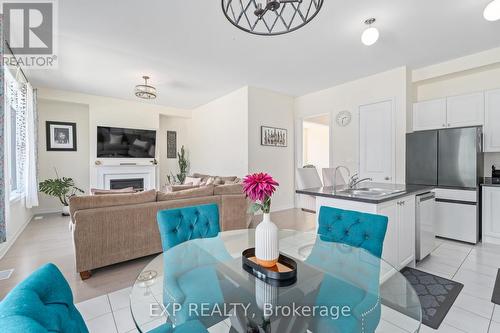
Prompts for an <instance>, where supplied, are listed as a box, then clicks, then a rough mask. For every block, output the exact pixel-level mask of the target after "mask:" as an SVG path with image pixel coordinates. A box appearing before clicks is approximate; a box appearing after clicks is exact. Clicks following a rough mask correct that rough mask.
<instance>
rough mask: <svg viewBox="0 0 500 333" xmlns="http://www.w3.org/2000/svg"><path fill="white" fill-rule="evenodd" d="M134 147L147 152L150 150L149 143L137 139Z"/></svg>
mask: <svg viewBox="0 0 500 333" xmlns="http://www.w3.org/2000/svg"><path fill="white" fill-rule="evenodd" d="M132 145H133V146H136V147H139V148H142V149H144V150H146V149H148V145H149V142H147V141H142V140H139V139H135V140H134V143H133V144H132Z"/></svg>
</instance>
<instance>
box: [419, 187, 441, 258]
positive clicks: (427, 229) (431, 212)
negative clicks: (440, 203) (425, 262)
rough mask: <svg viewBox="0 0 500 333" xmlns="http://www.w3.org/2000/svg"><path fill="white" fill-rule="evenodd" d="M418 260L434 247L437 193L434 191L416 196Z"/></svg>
mask: <svg viewBox="0 0 500 333" xmlns="http://www.w3.org/2000/svg"><path fill="white" fill-rule="evenodd" d="M416 199H417V200H416V205H417V207H416V236H417V239H416V242H415V245H416V249H415V256H416V260H422V259H424V258H425V257H427V256H428V255H429V254H430V253H431V252H432V250H433V249H434V240H435V237H436V233H435V226H434V224H435V219H436V195H435V194H434V193H432V192H427V193H423V194H420V195H417V197H416Z"/></svg>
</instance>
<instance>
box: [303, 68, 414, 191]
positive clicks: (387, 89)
mask: <svg viewBox="0 0 500 333" xmlns="http://www.w3.org/2000/svg"><path fill="white" fill-rule="evenodd" d="M407 81H408V71H407V69H406V67H400V68H396V69H393V70H390V71H387V72H383V73H379V74H376V75H372V76H369V77H365V78H362V79H359V80H355V81H352V82H348V83H345V84H342V85H339V86H335V87H332V88H329V89H326V90H322V91H318V92H314V93H311V94H308V95H304V96H300V97H297V98H296V99H295V107H294V109H295V117H296V119H297V120H299V122H300V120H301V119H304V118H307V117H310V116H314V115H320V114H325V113H331V114H332V119H335V116H336V115H337V113H338V112H340V111H343V110H348V111H350V112H351V113H352V115H353V118H352V122H351V124H350V125H349V126H347V127H340V126H338V125H337V124H336V122H335V121H332V126H333V127H332V135H331V137H330V149H331V150H332V154H331V156H332V159H331V161H332V163H331V164H332V166H337V165H345V166H347V167H348V168H349V169H350V170H351V173H353V172H357V171H358V169H359V107H360V106H361V105H365V104H371V103H376V102H381V101H384V100H389V99H394V102H395V106H394V108H395V118H396V119H395V122H396V126H395V127H396V142H395V153H396V182H397V183H404V182H405V150H406V148H405V142H406V138H405V135H406V126H407V124H406V109H407V94H408V89H407ZM297 128H300V127H299V123H297ZM299 136H300V135H299ZM299 136H297V137H299ZM300 139H301V138H300ZM297 142H301V140H298V141H297ZM297 146H298V147H297V151H296V154H297V155H299V154H301V151H302V147H299V146H301V145H297ZM298 157H299V156H298ZM301 162H302V161H301V160H300V158H298V159H297V163H298V164H297V165H299V164H302V163H301Z"/></svg>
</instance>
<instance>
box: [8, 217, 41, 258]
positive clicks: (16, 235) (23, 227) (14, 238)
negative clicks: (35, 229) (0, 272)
mask: <svg viewBox="0 0 500 333" xmlns="http://www.w3.org/2000/svg"><path fill="white" fill-rule="evenodd" d="M33 217H34V215H33V214H32V215H31V216H30V217H29V218H28V220H27V221H26V222H24V224H23V225H22V226H21V228H19V230H18V231H17V232H16V234H15V235H14V236H12V237H10V239H7V241H6V242H5V243H3V244H0V260H1V259H2V258H3V257H4V256H5V254H6V253H7V251H9V249H10V248H11V247H12V245H14V243H15V242H16V240H17V238H19V236H20V235H21V234H22V233H23V231H24V229H26V227H27V226H28V224H30V222H31V221H32V220H33Z"/></svg>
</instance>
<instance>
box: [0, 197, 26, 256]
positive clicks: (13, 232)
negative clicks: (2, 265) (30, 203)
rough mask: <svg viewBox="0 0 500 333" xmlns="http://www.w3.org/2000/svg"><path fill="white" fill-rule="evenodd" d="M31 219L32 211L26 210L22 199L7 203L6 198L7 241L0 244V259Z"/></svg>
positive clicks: (7, 199)
mask: <svg viewBox="0 0 500 333" xmlns="http://www.w3.org/2000/svg"><path fill="white" fill-rule="evenodd" d="M32 218H33V210H32V209H27V208H26V206H25V200H24V199H23V198H21V199H18V200H16V201H13V202H9V198H8V197H7V198H6V212H5V221H6V229H7V241H6V242H4V243H2V244H0V259H1V258H2V257H3V256H4V255H5V253H6V252H7V251H8V249H9V248H10V247H11V246H12V244H14V242H15V240H16V239H17V237H18V236H19V235H20V234H21V232H22V231H23V230H24V228H25V227H26V226H27V225H28V223H29V222H30V221H31V219H32Z"/></svg>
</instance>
